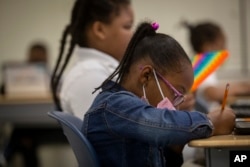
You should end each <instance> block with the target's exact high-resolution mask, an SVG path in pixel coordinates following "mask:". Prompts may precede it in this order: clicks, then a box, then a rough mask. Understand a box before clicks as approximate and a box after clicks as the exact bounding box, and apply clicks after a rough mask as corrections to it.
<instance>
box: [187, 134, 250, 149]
mask: <svg viewBox="0 0 250 167" xmlns="http://www.w3.org/2000/svg"><path fill="white" fill-rule="evenodd" d="M188 145H189V146H190V147H243V146H250V135H220V136H212V137H210V138H206V139H197V140H192V141H190V142H189V143H188Z"/></svg>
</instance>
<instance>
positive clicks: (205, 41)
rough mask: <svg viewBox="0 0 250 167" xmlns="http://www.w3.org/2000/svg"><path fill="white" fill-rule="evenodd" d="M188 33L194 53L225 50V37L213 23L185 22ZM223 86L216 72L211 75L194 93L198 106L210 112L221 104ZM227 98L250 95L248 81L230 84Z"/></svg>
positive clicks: (220, 29)
mask: <svg viewBox="0 0 250 167" xmlns="http://www.w3.org/2000/svg"><path fill="white" fill-rule="evenodd" d="M185 26H186V27H187V28H188V30H189V33H190V37H189V40H190V43H191V46H192V48H193V50H194V51H195V52H196V53H205V52H211V51H217V50H223V49H225V48H226V37H225V33H224V32H223V30H222V28H221V27H220V26H219V25H217V24H216V23H213V22H201V23H198V24H196V25H191V24H189V23H187V22H185ZM224 90H225V85H224V84H220V83H219V81H218V77H217V74H216V72H214V73H212V74H211V75H210V76H209V77H208V78H207V79H205V80H204V81H203V83H202V84H201V85H200V86H199V88H198V90H197V91H196V99H197V102H198V103H199V105H201V106H203V107H204V109H205V110H206V111H205V112H208V111H210V109H211V108H212V107H215V106H217V105H218V104H219V103H221V102H222V99H223V96H224ZM228 95H229V96H238V95H250V81H249V82H245V81H238V82H236V81H233V82H230V91H229V92H228Z"/></svg>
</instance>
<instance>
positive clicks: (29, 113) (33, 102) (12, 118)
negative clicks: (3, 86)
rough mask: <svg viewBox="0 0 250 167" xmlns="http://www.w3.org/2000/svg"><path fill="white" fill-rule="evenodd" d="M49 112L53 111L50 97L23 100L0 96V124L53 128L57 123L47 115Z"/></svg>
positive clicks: (34, 97)
mask: <svg viewBox="0 0 250 167" xmlns="http://www.w3.org/2000/svg"><path fill="white" fill-rule="evenodd" d="M51 110H54V103H53V100H52V98H51V96H47V97H45V96H43V97H39V96H33V97H31V96H29V97H24V98H6V97H3V96H0V123H11V124H14V125H18V126H28V127H34V126H36V127H37V126H40V127H44V126H47V127H55V125H56V126H57V122H56V121H55V120H53V119H52V118H50V117H49V116H48V115H47V112H48V111H51Z"/></svg>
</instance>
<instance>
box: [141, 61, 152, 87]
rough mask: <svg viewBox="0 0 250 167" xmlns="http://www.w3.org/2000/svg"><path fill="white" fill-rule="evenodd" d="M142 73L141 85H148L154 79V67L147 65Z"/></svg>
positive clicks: (142, 68) (142, 69)
mask: <svg viewBox="0 0 250 167" xmlns="http://www.w3.org/2000/svg"><path fill="white" fill-rule="evenodd" d="M140 70H141V72H140V76H139V80H140V82H141V84H142V85H143V84H147V82H148V81H149V80H151V79H152V74H153V67H152V66H151V65H145V66H143V67H141V69H140Z"/></svg>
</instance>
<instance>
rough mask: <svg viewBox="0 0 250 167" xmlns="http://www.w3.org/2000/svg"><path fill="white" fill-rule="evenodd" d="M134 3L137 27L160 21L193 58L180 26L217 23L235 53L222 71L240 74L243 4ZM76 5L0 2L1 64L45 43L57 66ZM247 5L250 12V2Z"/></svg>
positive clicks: (201, 0) (231, 0)
mask: <svg viewBox="0 0 250 167" xmlns="http://www.w3.org/2000/svg"><path fill="white" fill-rule="evenodd" d="M132 1H133V6H134V9H135V15H136V23H138V22H139V21H142V20H144V19H145V18H150V19H152V20H155V21H158V22H159V23H160V29H159V32H164V33H168V34H170V35H172V36H173V37H175V38H176V39H177V40H178V41H179V42H180V43H181V44H182V46H183V47H184V49H185V50H186V51H187V52H188V53H189V54H190V55H191V54H192V51H191V49H190V46H189V43H188V40H187V30H186V29H185V28H183V27H182V26H180V22H181V20H183V19H186V20H188V21H190V22H191V23H195V22H197V21H202V20H204V19H205V20H212V21H215V22H217V23H218V24H220V25H221V26H222V28H223V29H224V30H225V32H226V35H227V38H228V48H229V50H230V53H231V57H230V59H229V60H228V61H227V63H226V64H225V65H224V66H223V67H222V68H221V69H222V70H234V71H235V70H237V71H240V62H241V60H240V59H239V55H240V54H241V47H240V46H241V43H240V42H241V39H240V24H239V20H240V19H239V1H240V0H209V1H208V0H188V1H184V0H154V1H152V0H132ZM73 3H74V0H42V1H40V0H19V1H18V0H0V25H1V26H0V64H2V62H4V61H6V60H25V55H26V51H27V48H28V46H29V45H30V43H31V42H33V41H36V40H42V41H44V42H46V43H47V44H48V45H49V48H50V55H51V63H50V64H51V65H54V63H55V59H56V56H57V54H58V50H59V43H60V39H61V33H62V30H63V29H64V27H65V25H66V24H67V23H68V21H69V17H70V12H71V7H72V5H73ZM247 5H248V9H250V2H249V1H248V2H247ZM248 18H250V12H249V11H248ZM249 24H250V23H249V22H248V27H250V25H249ZM249 34H250V33H248V40H250V35H249ZM249 52H250V51H249V49H248V53H249ZM248 56H249V55H248ZM249 62H250V60H249ZM249 64H250V63H249ZM0 77H1V76H0Z"/></svg>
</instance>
